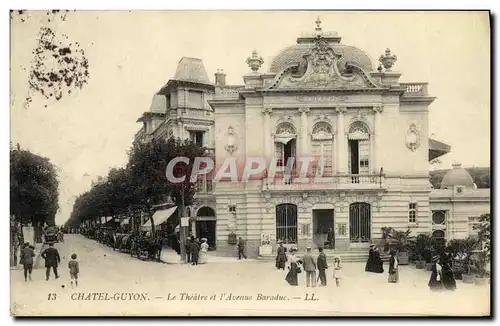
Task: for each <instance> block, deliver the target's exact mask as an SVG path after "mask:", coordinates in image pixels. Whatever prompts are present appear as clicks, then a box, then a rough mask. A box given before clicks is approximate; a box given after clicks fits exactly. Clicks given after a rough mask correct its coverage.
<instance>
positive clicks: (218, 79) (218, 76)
mask: <svg viewBox="0 0 500 326" xmlns="http://www.w3.org/2000/svg"><path fill="white" fill-rule="evenodd" d="M215 85H217V86H226V74H225V73H224V70H222V69H217V72H216V73H215Z"/></svg>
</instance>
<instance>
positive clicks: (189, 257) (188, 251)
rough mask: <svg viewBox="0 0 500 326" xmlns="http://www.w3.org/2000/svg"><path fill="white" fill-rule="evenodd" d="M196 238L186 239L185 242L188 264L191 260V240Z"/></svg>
mask: <svg viewBox="0 0 500 326" xmlns="http://www.w3.org/2000/svg"><path fill="white" fill-rule="evenodd" d="M193 240H194V237H193V236H191V238H187V239H186V243H185V244H184V248H185V249H186V258H187V262H188V264H189V263H190V262H191V242H192V241H193Z"/></svg>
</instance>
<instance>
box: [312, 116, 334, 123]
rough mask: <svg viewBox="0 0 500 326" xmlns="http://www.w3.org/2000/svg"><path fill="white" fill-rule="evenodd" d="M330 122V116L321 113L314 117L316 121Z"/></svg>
mask: <svg viewBox="0 0 500 326" xmlns="http://www.w3.org/2000/svg"><path fill="white" fill-rule="evenodd" d="M323 121H324V122H329V121H330V118H329V117H328V116H327V115H324V114H320V115H317V116H316V117H315V118H314V122H323Z"/></svg>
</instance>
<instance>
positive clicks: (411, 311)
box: [11, 235, 490, 316]
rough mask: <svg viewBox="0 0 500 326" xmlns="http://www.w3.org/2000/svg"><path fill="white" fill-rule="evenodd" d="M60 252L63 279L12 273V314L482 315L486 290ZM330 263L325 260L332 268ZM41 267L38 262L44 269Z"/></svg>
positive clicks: (408, 278) (75, 241)
mask: <svg viewBox="0 0 500 326" xmlns="http://www.w3.org/2000/svg"><path fill="white" fill-rule="evenodd" d="M56 247H57V248H58V249H59V251H60V255H61V259H62V261H61V264H60V268H59V273H60V275H61V277H60V278H59V279H57V280H54V278H53V276H52V278H51V279H50V280H49V281H45V269H43V268H40V269H36V270H34V271H33V281H31V282H25V281H24V277H23V272H22V270H11V313H12V314H14V315H23V316H26V315H32V316H68V315H78V316H105V315H121V316H132V315H154V316H172V315H263V316H266V315H267V316H270V315H331V316H343V315H344V316H345V315H351V316H352V315H355V316H356V315H359V316H363V315H464V316H465V315H487V314H489V300H490V288H489V285H488V284H486V285H484V286H475V285H473V284H463V283H462V282H461V281H457V290H456V291H455V292H442V293H433V292H431V291H430V290H429V288H428V287H427V282H428V279H429V276H430V272H426V271H422V270H416V269H415V268H414V267H412V266H400V282H399V283H398V284H389V283H388V282H387V269H388V267H387V265H386V266H384V268H385V273H384V274H371V273H366V272H364V264H363V263H345V264H344V266H343V267H344V268H343V274H344V279H342V281H341V286H340V287H338V288H337V287H336V286H335V282H334V280H333V279H332V273H331V271H327V276H328V282H329V283H328V285H327V286H326V287H316V288H307V287H306V286H305V275H304V273H302V274H299V286H298V287H291V286H289V285H288V283H286V281H285V280H284V278H285V272H284V271H278V270H276V268H275V267H274V264H273V263H270V262H260V261H255V260H253V261H252V260H248V261H245V260H242V261H238V260H237V258H234V260H233V259H231V258H224V259H216V260H212V261H210V258H211V257H210V258H209V261H208V263H207V264H205V265H198V266H191V265H188V264H163V263H157V262H151V261H141V260H138V259H136V258H131V257H130V255H129V254H125V253H119V252H113V250H112V249H111V248H108V247H105V246H103V245H101V244H98V243H97V242H94V241H92V240H89V239H86V238H84V237H83V236H80V235H66V236H65V242H64V243H58V244H56ZM72 253H76V254H77V255H78V259H77V260H78V261H79V263H80V275H79V279H80V280H79V281H80V282H79V283H80V284H79V287H78V288H77V289H71V287H70V284H69V273H68V268H67V265H68V260H69V256H70V255H71V254H72ZM331 263H332V262H329V264H330V265H331ZM41 265H42V266H43V261H42V264H41Z"/></svg>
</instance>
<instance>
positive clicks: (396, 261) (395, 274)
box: [388, 249, 399, 283]
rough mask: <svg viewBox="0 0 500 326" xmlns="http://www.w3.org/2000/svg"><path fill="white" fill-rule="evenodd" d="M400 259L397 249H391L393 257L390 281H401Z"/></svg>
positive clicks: (390, 262) (390, 261)
mask: <svg viewBox="0 0 500 326" xmlns="http://www.w3.org/2000/svg"><path fill="white" fill-rule="evenodd" d="M398 265H399V259H398V256H397V254H396V250H394V249H393V250H391V258H390V259H389V278H388V281H389V283H398V282H399V268H398Z"/></svg>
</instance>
